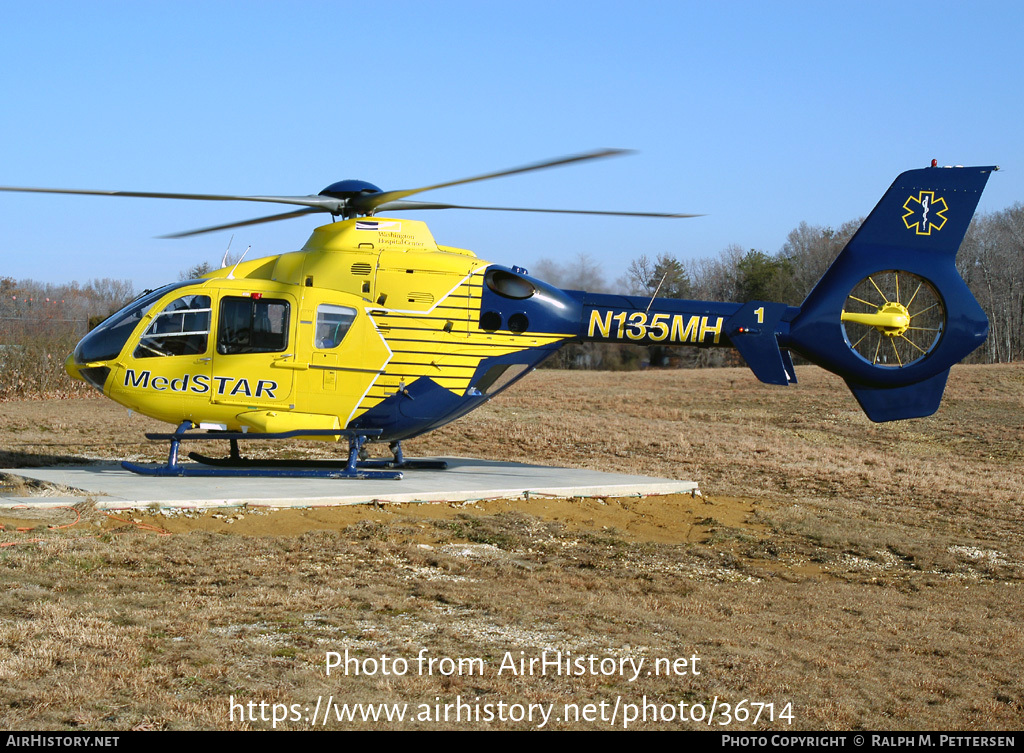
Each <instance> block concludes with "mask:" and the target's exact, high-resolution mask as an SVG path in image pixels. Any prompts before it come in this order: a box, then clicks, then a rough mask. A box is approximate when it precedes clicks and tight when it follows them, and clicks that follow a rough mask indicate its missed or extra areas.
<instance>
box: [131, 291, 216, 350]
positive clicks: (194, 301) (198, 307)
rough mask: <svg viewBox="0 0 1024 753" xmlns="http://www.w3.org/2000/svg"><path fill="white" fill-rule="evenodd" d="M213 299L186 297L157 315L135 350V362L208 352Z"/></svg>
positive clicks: (178, 299) (199, 296) (172, 303)
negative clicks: (143, 359) (211, 300)
mask: <svg viewBox="0 0 1024 753" xmlns="http://www.w3.org/2000/svg"><path fill="white" fill-rule="evenodd" d="M209 334H210V296H208V295H186V296H182V297H181V298H177V299H175V300H173V301H171V302H170V303H169V304H168V305H167V306H166V307H165V308H164V310H163V311H161V312H160V313H159V314H157V315H156V316H155V317H154V318H153V321H152V322H151V323H150V325H149V327H148V328H147V329H146V332H145V334H143V336H142V337H141V338H140V339H139V345H138V347H136V348H135V358H154V357H157V356H194V355H199V354H202V353H205V352H206V344H207V339H208V337H209Z"/></svg>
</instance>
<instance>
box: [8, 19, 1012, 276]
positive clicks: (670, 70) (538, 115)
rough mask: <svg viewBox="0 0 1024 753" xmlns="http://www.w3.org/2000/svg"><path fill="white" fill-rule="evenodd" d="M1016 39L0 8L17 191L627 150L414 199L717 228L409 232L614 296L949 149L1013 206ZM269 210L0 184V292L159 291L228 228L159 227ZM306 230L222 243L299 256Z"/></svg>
mask: <svg viewBox="0 0 1024 753" xmlns="http://www.w3.org/2000/svg"><path fill="white" fill-rule="evenodd" d="M1022 31H1024V4H1020V3H1013V2H977V3H945V2H928V3H914V4H904V5H902V6H899V7H894V6H893V5H892V4H890V3H881V2H879V3H856V4H853V3H847V4H840V3H826V2H808V3H784V2H780V3H769V2H759V3H753V2H721V3H712V2H707V1H705V2H699V3H690V2H664V3H658V2H629V3H626V2H617V3H602V2H586V3H582V2H581V3H573V2H546V3H541V2H516V3H514V4H512V3H508V4H503V3H482V2H473V3H456V2H435V3H429V2H401V1H398V0H396V1H394V2H390V3H386V4H367V3H347V2H340V1H339V2H333V3H326V4H303V5H299V4H295V3H253V2H245V3H231V2H204V3H190V2H172V3H152V2H116V3H114V2H88V3H82V2H73V3H72V2H49V3H46V4H39V5H36V6H34V7H29V6H28V4H15V3H3V4H0V94H2V96H0V107H2V117H0V143H2V144H3V150H2V152H0V155H2V156H0V184H2V185H21V186H44V187H68V188H101V189H124V190H157V191H178V192H205V193H253V194H266V193H272V194H306V193H316V192H318V191H319V190H320V189H321V188H323V187H324V186H326V185H328V184H330V183H332V182H334V181H336V180H340V179H342V178H361V179H363V180H368V181H371V182H373V183H375V184H377V185H379V186H381V187H382V188H384V189H385V190H387V189H395V188H408V187H415V186H419V185H425V184H430V183H436V182H441V181H445V180H450V179H455V178H460V177H465V176H471V175H476V174H480V173H484V172H490V171H493V170H498V169H502V168H506V167H512V166H516V165H520V164H525V163H530V162H534V161H538V160H542V159H547V158H552V157H556V156H560V155H564V154H572V153H577V152H582V151H587V150H590V149H596V148H603V147H621V148H629V149H635V150H637V152H638V153H637V154H636V155H633V156H629V157H617V158H613V159H608V160H603V161H598V162H594V163H590V164H586V165H580V166H573V167H566V168H560V169H555V170H551V171H545V172H540V173H534V174H531V175H523V176H516V177H510V178H505V179H502V180H498V181H492V182H488V183H481V184H476V185H471V186H460V187H456V188H453V189H449V190H443V191H438V192H434V193H430V194H424V195H421V196H417V197H415V198H417V199H436V200H439V201H449V202H452V203H469V204H497V205H506V206H508V205H511V206H516V205H518V206H539V207H545V206H546V207H556V208H581V209H622V210H635V211H643V210H651V211H669V212H700V213H706V214H707V216H706V217H701V218H697V219H689V220H639V219H625V218H590V217H569V216H565V217H560V216H551V215H523V214H518V213H492V212H458V211H456V210H449V211H445V212H435V213H418V214H417V215H415V218H416V219H424V220H426V221H428V222H429V224H430V227H431V229H432V231H433V233H434V236H435V238H436V239H437V240H438V242H440V243H444V244H448V245H454V246H460V247H463V248H470V249H472V250H474V251H475V252H477V254H478V255H480V256H481V257H483V258H485V259H488V260H490V261H495V262H499V263H503V264H509V265H511V264H519V265H522V266H526V267H530V266H531V265H532V264H535V263H536V262H537V260H539V259H542V258H548V259H553V260H556V261H567V260H572V259H573V258H574V257H575V256H576V255H577V254H578V253H587V254H589V255H590V256H591V257H592V258H594V259H595V260H597V261H598V262H600V263H601V264H602V265H603V267H604V269H605V274H606V277H607V279H608V280H609V281H614V280H615V279H616V278H618V277H621V276H622V275H623V273H624V271H625V268H626V266H627V265H628V263H629V261H630V260H631V259H633V258H635V257H637V256H639V255H640V254H644V253H646V254H648V255H654V254H657V253H662V252H668V253H673V254H675V255H677V256H678V257H680V258H682V259H692V258H696V257H700V256H710V255H715V254H717V253H719V252H720V251H721V250H722V249H723V248H725V247H726V246H727V245H729V244H732V243H736V244H739V245H741V246H743V247H745V248H759V249H762V250H765V251H768V252H775V251H777V250H778V249H779V248H780V246H781V245H782V243H783V242H784V241H785V238H786V234H787V233H788V232H789V231H790V230H791V229H793V228H794V227H795V226H796V225H798V224H799V223H800V222H801V221H806V222H809V223H811V224H820V225H839V224H840V223H842V222H845V221H846V220H849V219H853V218H855V217H858V216H863V215H865V214H866V213H867V212H869V211H870V210H871V208H872V207H873V206H874V204H875V202H876V201H877V200H878V198H880V197H881V195H882V193H883V191H884V190H885V188H886V187H887V186H888V185H889V183H890V182H891V181H892V180H893V178H895V176H896V175H897V174H898V173H899V172H901V171H902V170H905V169H908V168H912V167H919V166H925V165H926V164H928V162H929V161H930V159H931V158H932V157H935V158H937V159H938V160H939V162H940V164H950V163H959V164H999V165H1001V166H1002V167H1003V168H1004V169H1003V172H1001V173H999V174H996V175H995V176H994V177H993V178H992V180H991V181H990V183H989V187H988V189H987V191H986V195H985V197H984V198H983V200H982V204H981V209H982V210H983V211H994V210H999V209H1003V208H1005V207H1007V206H1009V205H1011V204H1013V203H1016V202H1018V201H1024V140H1022V138H1021V133H1022V123H1024V113H1022V101H1024V98H1022V96H1021V94H1022V91H1024V87H1022V86H1021V84H1022V77H1024V74H1022V72H1021V71H1022V68H1024V66H1022V65H1021V57H1020V53H1019V51H1018V50H1019V43H1020V39H1021V36H1022ZM273 211H274V209H273V208H271V209H270V210H269V211H267V207H266V206H261V205H258V204H243V203H237V204H236V203H230V204H226V203H201V202H183V201H179V202H172V201H156V200H148V199H127V198H122V199H107V198H93V197H62V196H38V195H33V196H22V195H14V194H0V223H2V225H0V226H2V229H3V234H2V237H0V253H2V257H0V258H2V264H0V275H6V276H11V277H15V278H32V279H36V280H40V281H45V282H66V281H70V280H74V279H77V280H79V281H83V282H84V281H85V280H88V279H90V278H94V277H117V278H131V279H132V280H134V281H135V282H136V284H137V286H138V287H140V288H141V287H152V286H154V285H157V284H160V283H162V282H165V281H168V280H171V279H175V278H177V275H178V272H179V271H180V270H182V269H184V268H185V267H188V266H190V265H191V264H194V263H196V262H198V261H203V260H208V261H215V260H219V258H220V255H221V254H222V253H223V250H224V248H225V246H226V244H227V242H228V238H229V237H230V235H231V232H225V233H219V234H214V235H207V236H200V237H198V238H194V239H189V240H179V241H170V240H159V239H156V238H155V236H158V235H161V234H165V233H170V232H175V231H180V230H187V229H191V228H195V227H203V226H206V225H212V224H218V223H223V222H230V221H234V220H241V219H245V218H248V217H257V216H260V215H261V214H270V213H272V212H273ZM282 211H283V210H282ZM405 216H406V217H408V218H413V215H412V214H411V213H410V214H406V215H405ZM315 224H316V223H315V222H314V221H313V220H312V219H309V218H302V219H297V220H290V221H287V222H281V223H276V224H273V225H263V226H256V227H252V228H247V229H241V230H238V231H236V233H235V239H234V242H233V246H232V248H233V250H241V249H244V248H245V247H246V246H247V245H250V244H251V245H252V246H253V251H252V252H250V253H251V254H252V255H254V256H263V255H269V254H274V253H280V252H285V251H292V250H295V249H297V248H299V247H300V246H301V245H302V244H303V243H304V241H305V239H306V238H307V237H308V235H309V233H310V232H311V231H312V229H313V227H314V225H315Z"/></svg>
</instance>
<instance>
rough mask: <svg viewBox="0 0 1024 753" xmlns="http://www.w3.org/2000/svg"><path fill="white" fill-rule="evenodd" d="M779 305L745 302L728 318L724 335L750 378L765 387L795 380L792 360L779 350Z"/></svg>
mask: <svg viewBox="0 0 1024 753" xmlns="http://www.w3.org/2000/svg"><path fill="white" fill-rule="evenodd" d="M787 308H788V307H787V306H786V305H785V304H783V303H768V302H766V301H748V302H747V303H745V304H743V308H741V309H740V310H739V311H737V312H736V313H735V314H733V315H732V316H731V317H729V320H728V321H727V322H726V323H725V333H726V334H727V335H728V336H729V340H730V341H731V342H732V344H733V346H734V347H735V348H736V350H738V351H739V352H740V355H741V356H743V360H745V361H746V362H747V366H749V367H750V370H751V371H753V372H754V376H756V377H757V378H758V379H760V380H761V381H762V382H765V383H766V384H781V385H786V384H789V383H790V382H795V381H796V372H795V371H794V370H793V359H792V358H790V356H789V353H788V352H786V353H783V352H782V350H781V349H780V348H779V340H778V338H777V337H776V334H775V327H776V325H777V324H778V323H779V321H780V320H781V319H782V315H783V314H785V313H786V309H787Z"/></svg>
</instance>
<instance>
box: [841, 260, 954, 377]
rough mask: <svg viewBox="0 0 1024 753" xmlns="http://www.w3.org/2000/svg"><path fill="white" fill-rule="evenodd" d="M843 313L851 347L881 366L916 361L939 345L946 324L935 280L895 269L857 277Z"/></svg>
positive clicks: (905, 365)
mask: <svg viewBox="0 0 1024 753" xmlns="http://www.w3.org/2000/svg"><path fill="white" fill-rule="evenodd" d="M841 318H842V322H843V332H844V334H845V336H846V342H847V344H848V345H849V346H850V348H851V349H853V350H854V352H856V353H857V354H858V355H859V356H860V357H861V358H863V359H864V360H866V361H867V362H868V363H870V364H871V365H872V366H876V367H881V368H891V369H903V368H906V367H907V366H910V365H912V364H914V363H917V362H918V361H920V360H921V359H922V358H925V357H926V356H927V355H928V354H929V353H931V352H932V351H933V350H934V349H935V348H936V347H937V346H938V344H939V341H940V340H941V339H942V334H943V332H944V331H945V329H946V308H945V306H944V304H943V302H942V298H941V297H940V296H939V294H938V292H937V291H936V290H935V288H934V287H933V286H932V284H931V283H930V282H929V281H928V280H926V279H925V278H923V277H920V276H919V275H916V274H913V273H911V272H906V271H902V270H895V269H892V270H886V271H883V272H876V273H874V274H871V275H868V276H867V277H865V278H864V279H863V280H861V281H860V282H859V283H857V285H855V286H854V288H853V290H851V291H850V294H849V295H848V296H847V298H846V303H845V305H844V306H843V312H842V316H841Z"/></svg>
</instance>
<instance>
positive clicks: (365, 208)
mask: <svg viewBox="0 0 1024 753" xmlns="http://www.w3.org/2000/svg"><path fill="white" fill-rule="evenodd" d="M630 153H631V152H630V150H628V149H598V150H596V151H593V152H585V153H583V154H573V155H570V156H568V157H559V158H557V159H553V160H547V161H545V162H535V163H533V164H530V165H523V166H522V167H513V168H511V169H509V170H499V171H498V172H495V173H487V174H486V175H477V176H476V177H474V178H462V179H461V180H452V181H448V182H447V183H437V184H435V185H432V186H423V187H421V188H410V189H405V190H400V191H382V192H381V193H375V194H369V195H365V196H357V197H354V198H353V199H351V201H350V206H352V207H354V208H355V209H356V211H358V212H359V213H360V214H372V213H373V212H374V210H376V209H377V208H378V207H380V206H381V205H382V204H386V203H388V202H391V201H396V200H398V199H404V198H406V197H407V196H412V195H414V194H418V193H423V192H424V191H433V190H434V189H436V188H449V187H450V186H461V185H463V184H465V183H476V182H477V181H481V180H490V179H491V178H502V177H504V176H506V175H518V174H519V173H528V172H532V171H534V170H546V169H547V168H549V167H558V166H560V165H569V164H572V163H573V162H586V161H587V160H592V159H602V158H604V157H614V156H617V155H619V154H630Z"/></svg>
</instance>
